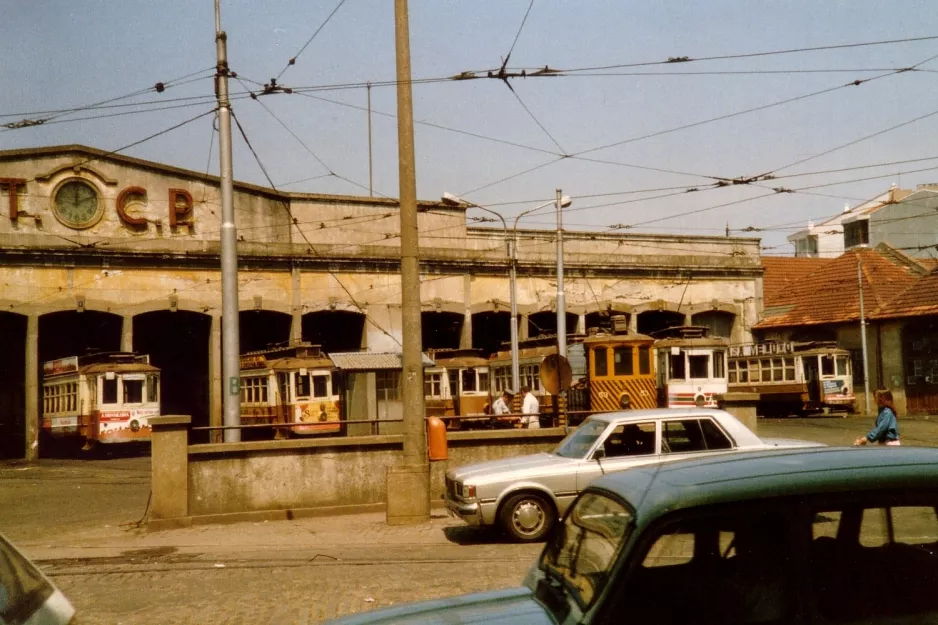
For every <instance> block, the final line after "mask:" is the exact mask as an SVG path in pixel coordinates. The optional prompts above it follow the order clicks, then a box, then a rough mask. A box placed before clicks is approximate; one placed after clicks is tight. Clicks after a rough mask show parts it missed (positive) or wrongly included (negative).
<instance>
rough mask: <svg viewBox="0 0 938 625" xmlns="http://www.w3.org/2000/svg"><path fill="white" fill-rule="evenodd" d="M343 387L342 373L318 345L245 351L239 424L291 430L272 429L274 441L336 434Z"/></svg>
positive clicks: (296, 345)
mask: <svg viewBox="0 0 938 625" xmlns="http://www.w3.org/2000/svg"><path fill="white" fill-rule="evenodd" d="M343 386H344V385H343V377H342V374H341V373H340V372H339V371H338V370H337V369H336V368H335V366H334V365H333V362H332V360H330V359H329V357H328V356H327V355H326V354H324V353H323V352H322V350H321V349H320V347H319V345H311V344H309V343H297V344H294V345H290V346H280V347H271V348H270V349H266V350H260V351H255V352H248V353H246V354H243V355H242V356H241V421H242V423H243V424H245V425H271V426H276V425H290V426H291V427H289V428H276V427H275V428H273V429H274V431H275V433H276V434H275V436H276V437H277V438H285V437H286V436H288V435H289V434H290V433H293V434H296V435H310V434H336V433H338V432H340V431H341V427H342V421H344V415H343V404H342V390H343ZM252 429H253V428H252ZM259 429H262V430H263V429H266V428H259Z"/></svg>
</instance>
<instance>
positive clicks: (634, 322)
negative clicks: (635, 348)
mask: <svg viewBox="0 0 938 625" xmlns="http://www.w3.org/2000/svg"><path fill="white" fill-rule="evenodd" d="M629 333H630V334H638V313H634V312H632V313H629Z"/></svg>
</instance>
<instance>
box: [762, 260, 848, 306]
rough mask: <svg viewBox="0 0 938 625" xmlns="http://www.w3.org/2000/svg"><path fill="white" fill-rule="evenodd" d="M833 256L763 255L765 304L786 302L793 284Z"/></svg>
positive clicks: (820, 266) (825, 263)
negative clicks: (796, 256)
mask: <svg viewBox="0 0 938 625" xmlns="http://www.w3.org/2000/svg"><path fill="white" fill-rule="evenodd" d="M833 260H834V259H833V258H795V257H792V256H763V257H762V267H763V268H765V274H764V275H763V276H762V297H763V301H764V302H765V306H766V307H769V306H778V305H779V304H782V303H784V302H785V299H786V298H787V296H788V294H789V292H790V288H791V286H790V285H791V284H793V283H797V282H798V281H799V280H801V279H802V278H804V277H805V276H806V275H808V274H810V273H814V272H815V271H818V270H819V269H821V268H822V267H824V266H825V265H827V264H828V263H831V262H833Z"/></svg>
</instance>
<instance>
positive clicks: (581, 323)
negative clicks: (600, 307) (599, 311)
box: [573, 315, 586, 334]
mask: <svg viewBox="0 0 938 625" xmlns="http://www.w3.org/2000/svg"><path fill="white" fill-rule="evenodd" d="M573 331H574V332H576V333H577V334H586V315H579V316H577V318H576V328H574V330H573Z"/></svg>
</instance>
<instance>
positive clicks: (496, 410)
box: [492, 391, 511, 417]
mask: <svg viewBox="0 0 938 625" xmlns="http://www.w3.org/2000/svg"><path fill="white" fill-rule="evenodd" d="M492 414H493V415H495V416H496V417H497V416H499V415H506V414H511V393H509V392H508V391H502V396H501V397H499V398H498V399H496V400H495V402H494V403H493V404H492Z"/></svg>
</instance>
